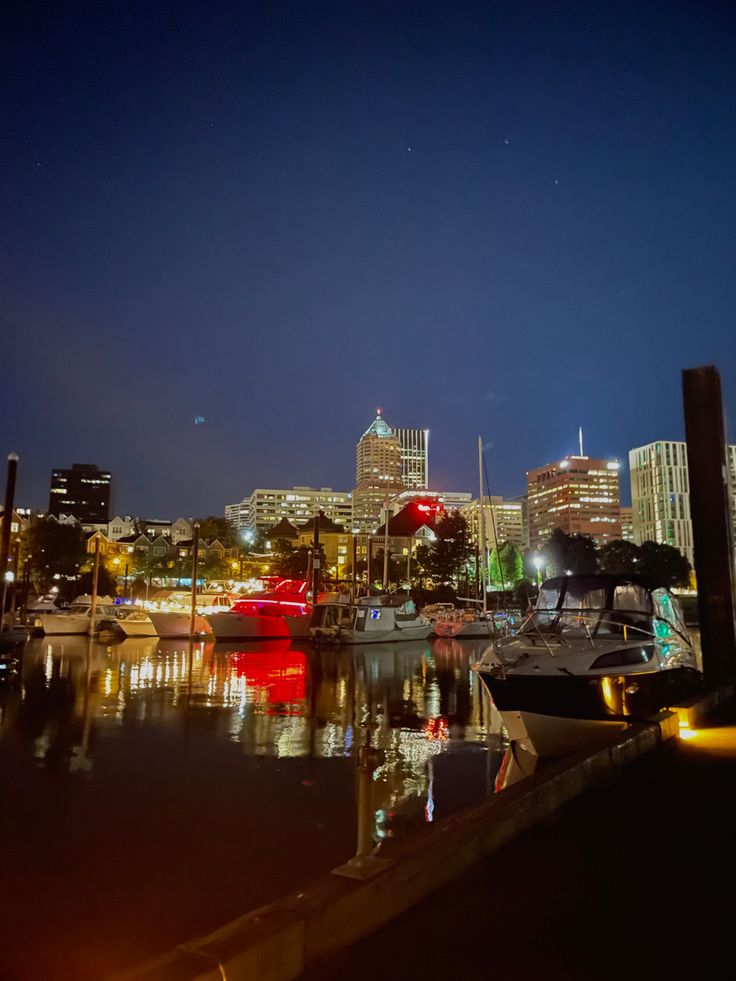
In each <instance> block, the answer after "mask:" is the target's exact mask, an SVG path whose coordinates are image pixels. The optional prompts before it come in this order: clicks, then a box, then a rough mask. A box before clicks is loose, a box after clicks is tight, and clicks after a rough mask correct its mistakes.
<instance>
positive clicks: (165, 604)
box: [148, 590, 231, 637]
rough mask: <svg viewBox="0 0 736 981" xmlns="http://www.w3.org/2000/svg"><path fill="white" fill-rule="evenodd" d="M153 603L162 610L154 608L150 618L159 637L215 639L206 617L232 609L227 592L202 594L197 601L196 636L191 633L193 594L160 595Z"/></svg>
mask: <svg viewBox="0 0 736 981" xmlns="http://www.w3.org/2000/svg"><path fill="white" fill-rule="evenodd" d="M153 601H154V602H155V603H158V604H160V607H159V608H156V609H150V610H149V611H148V616H149V618H150V620H151V623H152V624H153V629H154V632H155V633H157V634H158V636H159V637H205V636H211V634H212V627H211V626H210V625H209V623H208V622H207V619H206V615H207V614H209V613H212V612H214V611H215V610H223V609H225V610H227V609H229V608H230V602H231V601H230V597H229V596H228V594H227V593H199V594H197V597H196V601H195V614H194V633H193V634H192V632H191V627H192V612H191V602H192V596H191V593H188V592H184V591H181V590H177V591H168V590H167V591H165V592H162V593H157V594H156V595H155V596H154V598H153Z"/></svg>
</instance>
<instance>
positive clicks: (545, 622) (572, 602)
mask: <svg viewBox="0 0 736 981" xmlns="http://www.w3.org/2000/svg"><path fill="white" fill-rule="evenodd" d="M561 593H562V596H561V598H560V594H561ZM652 612H653V611H652V602H651V600H650V597H649V593H648V591H647V590H646V589H644V588H643V587H641V586H638V585H636V584H634V583H619V584H615V585H609V584H607V583H601V581H600V579H596V578H595V577H593V576H591V577H587V576H580V577H571V578H570V579H568V580H566V581H564V583H563V584H561V585H559V586H555V587H553V588H549V587H547V588H543V589H542V591H541V592H540V594H539V600H538V601H537V607H536V610H535V612H534V615H533V616H532V617H531V618H530V620H529V621H528V622H527V623H526V624H525V626H524V628H523V632H524V633H529V632H534V631H538V630H541V631H542V632H543V633H548V634H553V635H560V636H561V637H567V638H572V637H584V636H586V635H588V636H590V637H598V638H603V637H621V638H623V639H624V640H636V639H637V633H638V636H639V637H642V639H643V636H644V635H645V634H646V635H648V636H649V635H651V632H652V623H651V618H652Z"/></svg>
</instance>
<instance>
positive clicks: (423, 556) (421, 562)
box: [416, 511, 473, 583]
mask: <svg viewBox="0 0 736 981" xmlns="http://www.w3.org/2000/svg"><path fill="white" fill-rule="evenodd" d="M435 535H436V538H435V540H434V541H433V542H432V544H431V545H420V546H419V548H418V549H417V554H416V557H417V564H418V566H419V568H420V570H421V571H422V572H423V573H425V574H426V575H427V577H428V578H430V579H432V580H434V582H436V583H449V582H451V581H452V580H453V579H455V578H456V577H457V576H458V574H459V573H460V571H461V569H462V567H463V566H464V565H465V564H466V563H467V561H468V559H469V558H470V556H471V554H472V552H473V547H472V545H471V543H470V535H469V533H468V524H467V522H466V520H465V518H463V516H462V515H461V514H460V513H459V512H457V511H447V512H445V514H444V515H443V516H442V517H441V518H440V520H439V521H438V522H437V525H436V527H435Z"/></svg>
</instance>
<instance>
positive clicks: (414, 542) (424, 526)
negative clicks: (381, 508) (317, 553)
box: [358, 501, 442, 580]
mask: <svg viewBox="0 0 736 981" xmlns="http://www.w3.org/2000/svg"><path fill="white" fill-rule="evenodd" d="M441 515H442V510H439V509H433V508H428V507H427V506H426V505H424V504H422V503H421V502H418V501H412V502H410V503H409V504H406V505H405V506H404V507H403V508H402V509H401V510H400V511H399V512H398V513H397V514H394V515H392V516H391V517H390V518H389V522H388V553H389V556H390V557H391V558H392V559H398V560H399V561H401V560H402V559H403V560H404V561H406V564H407V566H406V569H407V571H406V577H407V579H409V578H410V577H411V563H412V560H413V558H414V554H415V553H416V550H417V548H418V547H419V546H420V545H428V544H429V543H430V542H433V541H434V540H435V537H436V536H435V530H434V529H435V525H436V523H437V521H438V519H439V518H440V517H441ZM385 543H386V522H385V521H384V523H383V524H382V525H380V526H379V527H378V528H377V529H376V531H375V533H374V534H373V535H370V536H369V535H362V536H360V537H359V539H358V560H359V561H361V562H365V561H366V559H367V556H368V549H369V548H372V552H371V555H372V558H373V559H375V558H376V556H377V554H378V552H379V551H380V550H382V549H383V548H384V545H385ZM382 573H383V570H382V568H378V567H374V568H372V569H371V578H372V579H374V580H375V579H380V578H381V575H382Z"/></svg>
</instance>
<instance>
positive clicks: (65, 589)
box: [59, 565, 117, 600]
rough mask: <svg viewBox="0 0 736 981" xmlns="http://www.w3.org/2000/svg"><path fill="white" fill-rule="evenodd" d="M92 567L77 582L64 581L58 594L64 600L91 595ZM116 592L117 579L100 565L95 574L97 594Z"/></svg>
mask: <svg viewBox="0 0 736 981" xmlns="http://www.w3.org/2000/svg"><path fill="white" fill-rule="evenodd" d="M94 576H95V574H94V568H92V569H89V570H88V571H87V572H85V573H84V574H83V575H81V576H80V577H79V580H78V581H77V582H66V583H63V584H62V588H61V589H60V590H59V595H60V596H61V597H62V598H63V599H65V600H73V599H74V598H75V597H76V596H91V595H92V586H93V584H94ZM116 592H117V581H116V579H115V577H114V576H113V575H111V574H110V573H109V572H108V571H107V569H106V568H105V567H104V565H100V569H99V572H98V574H97V595H98V596H115V594H116Z"/></svg>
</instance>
